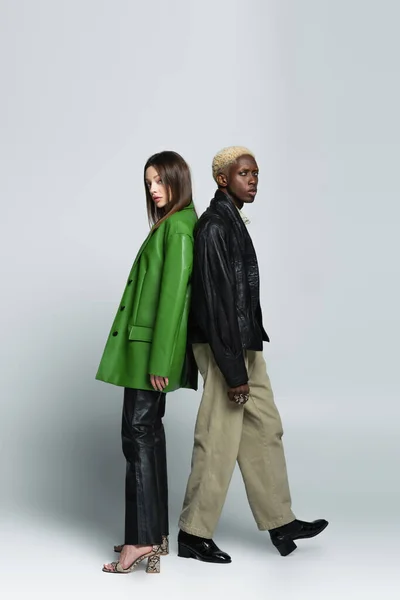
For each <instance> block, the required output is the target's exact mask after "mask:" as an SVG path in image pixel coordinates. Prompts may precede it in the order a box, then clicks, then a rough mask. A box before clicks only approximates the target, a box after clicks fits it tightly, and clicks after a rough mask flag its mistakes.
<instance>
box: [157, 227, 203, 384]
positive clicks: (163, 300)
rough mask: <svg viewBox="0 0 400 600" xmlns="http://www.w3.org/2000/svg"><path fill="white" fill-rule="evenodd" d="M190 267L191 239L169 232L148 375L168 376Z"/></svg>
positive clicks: (185, 235)
mask: <svg viewBox="0 0 400 600" xmlns="http://www.w3.org/2000/svg"><path fill="white" fill-rule="evenodd" d="M192 266H193V240H192V238H191V237H190V236H189V235H187V234H185V233H171V234H170V235H169V236H168V238H167V239H166V250H165V259H164V267H163V274H162V281H161V292H160V299H159V302H158V308H157V317H156V322H155V325H154V331H153V341H152V345H151V353H150V361H149V375H159V376H160V377H169V374H170V366H171V360H172V354H173V349H174V345H175V340H176V336H177V334H178V331H179V326H180V323H181V319H182V314H183V310H184V306H185V299H186V293H187V288H188V284H189V279H190V275H191V272H192Z"/></svg>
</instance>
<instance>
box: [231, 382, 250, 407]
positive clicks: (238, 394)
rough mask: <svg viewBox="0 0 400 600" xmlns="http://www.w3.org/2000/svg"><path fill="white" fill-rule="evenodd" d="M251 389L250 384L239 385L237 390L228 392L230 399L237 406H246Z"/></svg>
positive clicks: (233, 389)
mask: <svg viewBox="0 0 400 600" xmlns="http://www.w3.org/2000/svg"><path fill="white" fill-rule="evenodd" d="M249 394H250V388H249V384H248V383H245V384H244V385H239V386H238V387H235V388H229V390H228V398H229V400H231V401H232V402H235V404H240V405H242V404H245V403H246V402H247V400H248V399H249Z"/></svg>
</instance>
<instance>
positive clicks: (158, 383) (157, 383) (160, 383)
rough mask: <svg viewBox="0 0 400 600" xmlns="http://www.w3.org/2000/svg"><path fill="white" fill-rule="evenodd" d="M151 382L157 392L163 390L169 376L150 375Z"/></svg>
mask: <svg viewBox="0 0 400 600" xmlns="http://www.w3.org/2000/svg"><path fill="white" fill-rule="evenodd" d="M150 383H151V385H152V386H153V388H154V389H155V390H156V392H163V391H164V388H165V387H167V385H168V383H169V381H168V377H159V376H158V375H150Z"/></svg>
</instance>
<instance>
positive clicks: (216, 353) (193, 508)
mask: <svg viewBox="0 0 400 600" xmlns="http://www.w3.org/2000/svg"><path fill="white" fill-rule="evenodd" d="M212 169H213V176H214V179H215V181H216V183H217V185H218V190H217V192H216V194H215V197H214V199H213V200H212V201H211V204H210V206H209V208H208V209H207V210H206V212H205V213H204V214H203V215H202V216H201V218H200V219H199V221H198V223H197V226H196V229H195V246H194V267H193V277H192V286H193V287H192V307H191V317H190V334H189V335H190V341H191V342H192V343H193V351H194V355H195V358H196V362H197V366H198V368H199V371H200V373H201V375H202V377H203V379H204V392H203V397H202V400H201V404H200V408H199V413H198V417H197V422H196V429H195V436H194V449H193V458H192V471H191V474H190V477H189V481H188V484H187V489H186V495H185V499H184V503H183V509H182V513H181V517H180V521H179V525H180V532H179V536H178V546H179V556H182V557H186V558H196V559H198V560H203V561H206V562H215V563H229V562H231V558H230V556H229V555H228V554H226V553H225V552H223V551H222V550H220V549H219V548H218V546H217V545H216V544H215V543H214V541H213V539H212V538H213V534H214V530H215V528H216V526H217V523H218V520H219V517H220V514H221V511H222V508H223V505H224V501H225V498H226V494H227V491H228V487H229V483H230V480H231V477H232V473H233V470H234V467H235V463H236V460H237V461H238V463H239V467H240V470H241V473H242V476H243V480H244V484H245V487H246V492H247V497H248V500H249V504H250V508H251V510H252V513H253V515H254V518H255V521H256V523H257V526H258V528H259V529H260V530H264V531H265V530H268V531H269V533H270V537H271V541H272V543H273V544H274V545H275V547H276V548H277V549H278V551H279V552H280V554H281V555H282V556H287V555H288V554H290V553H291V552H293V550H295V549H296V544H295V541H294V540H297V539H302V538H311V537H314V536H316V535H318V534H319V533H321V531H323V530H324V529H325V527H326V526H327V525H328V522H327V521H325V520H323V519H319V520H317V521H313V522H312V523H308V522H305V521H299V520H297V519H296V518H295V516H294V514H293V513H292V510H291V498H290V491H289V484H288V480H287V473H286V462H285V455H284V450H283V445H282V441H281V438H282V435H283V431H282V423H281V419H280V416H279V413H278V410H277V408H276V406H275V403H274V398H273V393H272V390H271V385H270V381H269V378H268V375H267V370H266V365H265V361H264V358H263V355H262V349H263V341H269V339H268V335H267V334H266V332H265V330H264V327H263V323H262V313H261V307H260V299H259V273H258V264H257V257H256V253H255V250H254V247H253V244H252V241H251V238H250V235H249V233H248V231H247V227H246V224H247V223H248V220H247V219H246V217H245V216H244V215H243V213H242V212H241V209H242V207H243V205H244V204H248V203H251V202H253V201H254V199H255V197H256V194H257V186H258V166H257V163H256V160H255V158H254V155H253V154H252V153H251V152H250V150H248V149H247V148H243V147H236V146H234V147H230V148H225V149H223V150H222V151H221V152H219V153H218V154H217V155H216V156H215V158H214V160H213V165H212Z"/></svg>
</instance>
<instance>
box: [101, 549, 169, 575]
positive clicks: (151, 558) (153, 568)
mask: <svg viewBox="0 0 400 600" xmlns="http://www.w3.org/2000/svg"><path fill="white" fill-rule="evenodd" d="M160 553H161V546H153V548H152V551H151V552H146V554H142V556H138V557H137V558H136V559H135V560H134V561H133V563H132V564H131V565H130V566H129V567H128V568H127V569H124V568H123V567H122V566H121V563H120V562H119V561H117V562H112V563H110V564H111V566H112V568H113V570H111V569H106V568H105V567H106V566H105V565H103V569H102V571H104V573H124V574H128V573H133V571H134V570H135V569H136V567H137V566H138V564H140V563H141V562H142V561H144V560H145V559H146V558H147V559H148V560H147V567H146V573H159V572H160V555H161V554H160Z"/></svg>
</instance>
